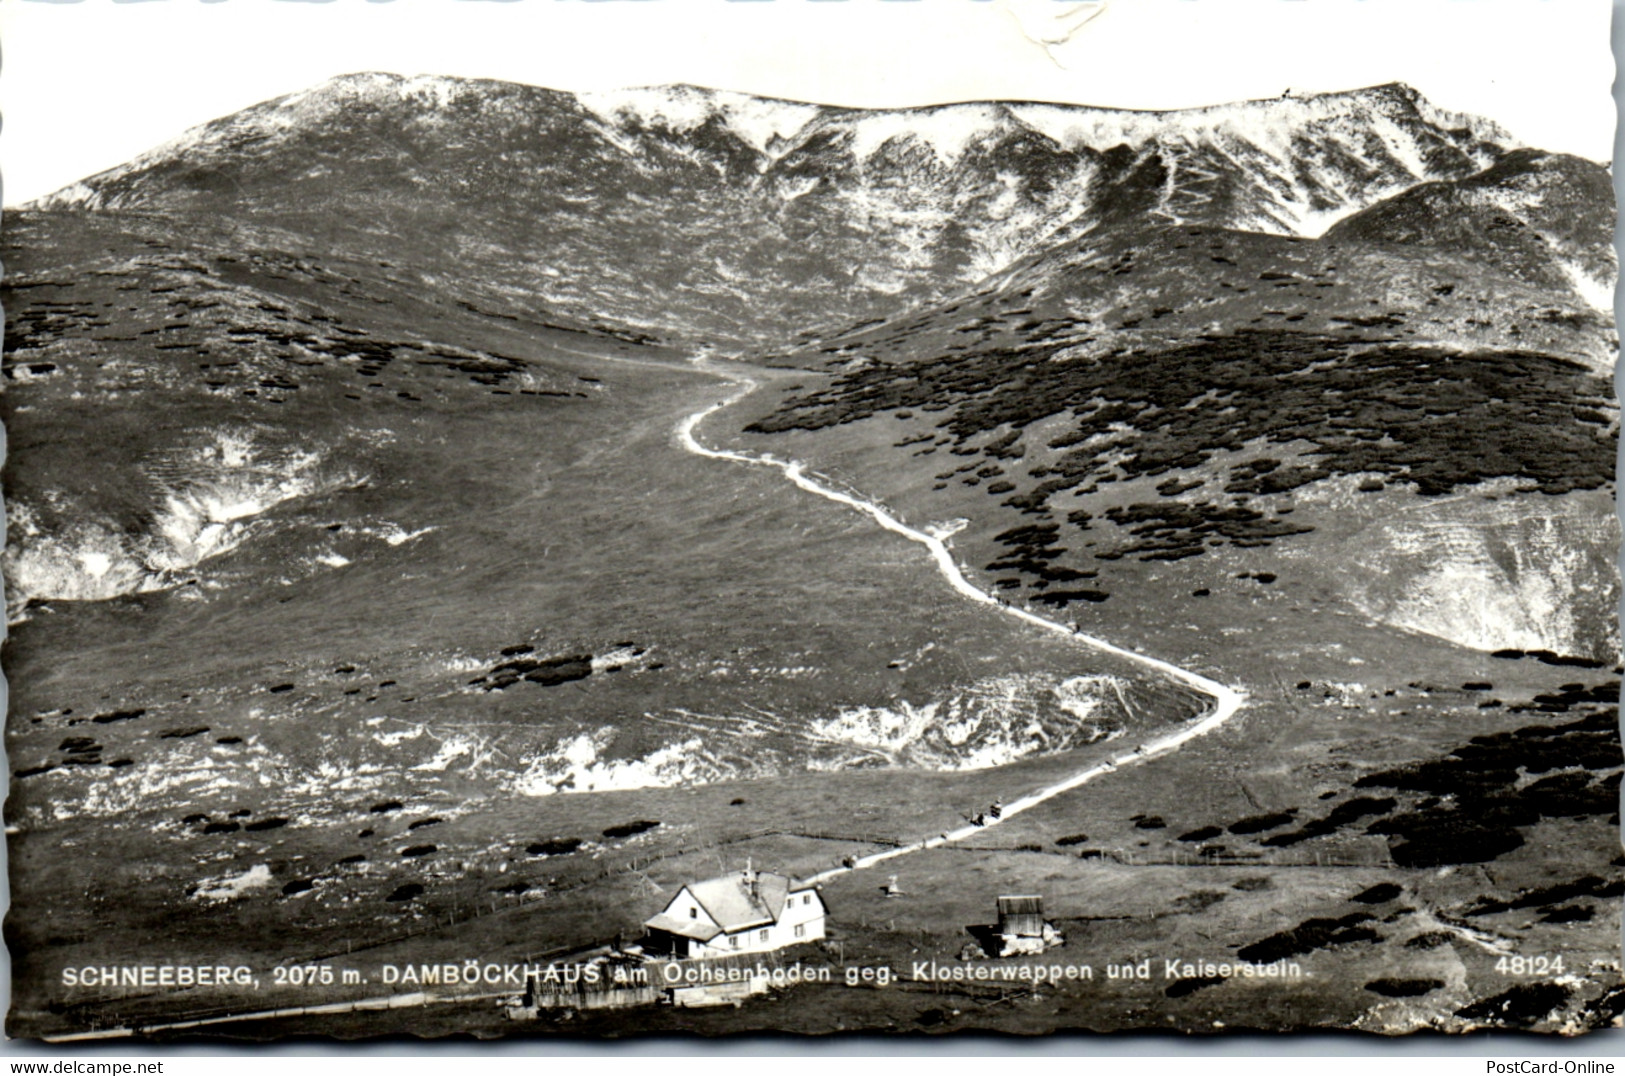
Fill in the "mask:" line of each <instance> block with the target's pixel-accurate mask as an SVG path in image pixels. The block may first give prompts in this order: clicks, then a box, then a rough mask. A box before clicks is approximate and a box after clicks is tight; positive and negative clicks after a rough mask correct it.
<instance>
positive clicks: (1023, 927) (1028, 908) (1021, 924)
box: [999, 896, 1044, 938]
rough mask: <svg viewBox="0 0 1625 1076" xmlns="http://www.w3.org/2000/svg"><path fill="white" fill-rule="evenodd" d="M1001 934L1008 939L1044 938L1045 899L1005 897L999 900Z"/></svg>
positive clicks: (1036, 897) (1037, 897)
mask: <svg viewBox="0 0 1625 1076" xmlns="http://www.w3.org/2000/svg"><path fill="white" fill-rule="evenodd" d="M999 933H1000V934H1002V935H1004V936H1005V937H1007V938H1041V937H1043V936H1044V898H1043V897H1039V896H1003V897H1000V898H999Z"/></svg>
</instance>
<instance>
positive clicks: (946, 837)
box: [677, 359, 1247, 882]
mask: <svg viewBox="0 0 1625 1076" xmlns="http://www.w3.org/2000/svg"><path fill="white" fill-rule="evenodd" d="M694 367H695V368H696V369H698V370H700V371H702V372H703V373H707V374H710V375H711V376H713V377H718V378H721V379H722V380H724V381H727V382H729V383H731V384H733V385H735V386H737V388H738V391H736V392H734V393H732V394H731V395H729V396H727V397H725V398H723V399H721V400H718V401H717V402H716V403H713V404H711V405H710V406H708V407H706V408H704V409H702V410H700V411H696V412H695V413H694V414H692V415H689V416H688V417H687V418H685V419H683V421H682V422H681V423H680V424H679V425H678V427H677V440H678V442H679V443H680V444H681V445H682V446H683V447H684V448H685V449H687V450H688V451H690V452H693V453H694V454H696V455H699V456H705V457H708V458H710V459H718V460H728V461H730V462H733V463H743V464H747V465H750V466H755V467H773V468H775V469H777V470H780V471H783V472H784V475H785V477H786V478H788V479H789V480H790V481H791V482H793V483H795V485H796V486H797V487H798V488H800V489H804V490H806V491H807V492H808V493H813V494H816V495H818V496H820V497H823V498H825V499H826V500H831V501H835V502H836V503H838V504H844V505H846V506H847V507H849V508H853V509H856V510H857V511H859V512H862V513H863V514H864V515H866V516H868V517H869V518H871V519H873V520H874V521H875V522H876V523H878V524H880V525H881V526H882V527H884V528H885V529H886V530H889V531H891V532H892V533H894V534H900V535H902V536H903V537H904V538H907V539H908V540H909V541H911V542H918V543H919V544H920V545H923V546H925V547H926V549H928V550H930V551H931V556H932V559H933V560H935V561H936V564H937V570H938V571H940V572H941V573H942V575H943V576H944V577H945V578H946V579H947V580H948V584H949V585H950V586H952V587H953V588H954V590H956V591H958V592H959V594H960V595H961V596H963V597H965V598H968V599H970V600H971V601H974V602H980V603H982V604H983V605H990V606H993V607H994V608H996V609H998V610H999V611H1000V612H1003V613H1005V614H1006V615H1008V616H1012V617H1015V618H1016V619H1017V620H1023V621H1026V622H1027V623H1028V624H1031V625H1033V626H1034V627H1038V628H1042V629H1044V630H1046V631H1052V632H1055V633H1057V634H1060V635H1064V636H1066V637H1067V638H1069V639H1074V640H1076V641H1078V642H1080V643H1082V644H1084V645H1085V646H1088V647H1090V648H1091V649H1094V650H1103V651H1105V652H1107V653H1109V654H1116V655H1117V656H1118V657H1122V658H1127V659H1128V660H1130V661H1133V662H1136V663H1138V664H1140V665H1143V666H1145V667H1146V668H1150V669H1155V670H1156V671H1158V672H1160V673H1163V674H1164V675H1166V676H1170V677H1172V678H1174V679H1175V680H1178V681H1179V682H1180V683H1183V684H1187V685H1189V686H1191V687H1193V688H1195V689H1196V690H1197V691H1200V692H1202V693H1203V694H1204V695H1208V696H1210V697H1211V698H1212V699H1213V705H1212V707H1211V709H1209V710H1208V711H1207V713H1206V714H1204V715H1203V716H1202V717H1201V719H1200V720H1197V721H1195V722H1193V723H1191V724H1189V725H1186V726H1184V727H1183V728H1181V729H1179V730H1177V731H1175V732H1171V733H1168V734H1166V735H1163V736H1159V737H1156V738H1154V739H1151V740H1147V741H1145V742H1144V743H1142V744H1140V745H1139V746H1138V747H1136V748H1135V749H1134V750H1133V751H1131V752H1129V753H1127V754H1125V755H1120V756H1118V757H1116V758H1111V759H1107V760H1106V761H1104V762H1097V763H1094V764H1093V765H1091V766H1089V767H1088V768H1087V769H1084V770H1080V771H1079V772H1077V773H1075V774H1073V775H1072V776H1071V777H1068V778H1066V779H1065V780H1062V781H1057V782H1055V783H1054V784H1049V785H1045V786H1043V787H1042V788H1038V789H1035V790H1034V791H1032V792H1029V793H1027V794H1026V795H1025V796H1022V797H1021V798H1019V799H1017V800H1015V801H1014V802H1012V803H1009V804H1006V805H1005V806H1004V807H1003V809H1002V810H1001V811H1000V813H999V817H998V818H989V819H987V820H986V821H985V822H984V823H983V824H982V825H974V824H972V825H965V826H961V827H960V828H958V829H955V830H950V831H949V832H947V833H943V834H939V835H938V836H935V837H931V838H928V839H926V840H922V841H916V842H914V843H913V844H906V845H902V846H900V847H897V848H889V849H887V850H886V851H884V852H876V853H873V854H872V855H867V856H862V857H859V858H857V859H855V860H853V861H852V862H851V864H850V865H849V866H843V867H835V868H832V869H830V870H827V871H822V872H820V873H819V874H816V875H813V876H812V877H811V878H809V879H807V881H809V882H821V881H824V880H826V879H829V878H833V877H836V876H837V875H841V874H845V873H847V872H848V871H853V870H862V869H864V868H865V867H872V866H874V865H875V864H877V863H882V862H885V861H886V860H889V859H896V858H898V857H899V856H906V855H909V854H910V853H913V852H918V851H921V850H922V849H926V848H935V847H937V846H939V845H943V844H949V843H952V842H954V841H962V840H965V839H966V838H967V837H972V836H975V835H976V834H979V833H983V832H985V831H986V830H987V829H988V828H989V827H990V826H995V825H998V824H999V823H1000V822H1003V821H1004V820H1005V819H1008V818H1011V817H1014V816H1015V815H1018V814H1020V813H1022V812H1023V811H1027V810H1031V809H1032V808H1034V807H1037V806H1038V805H1039V804H1041V803H1044V802H1045V801H1047V800H1051V799H1054V798H1055V797H1056V796H1059V795H1061V794H1063V793H1066V792H1070V791H1072V790H1073V789H1075V788H1078V787H1079V786H1081V785H1085V784H1088V783H1089V782H1090V781H1093V780H1094V779H1095V778H1097V777H1100V776H1103V775H1104V774H1108V773H1114V772H1116V771H1117V770H1118V769H1120V768H1122V767H1124V766H1132V765H1136V764H1138V763H1141V762H1145V761H1147V760H1149V759H1153V758H1157V757H1158V756H1161V755H1167V754H1171V753H1172V752H1174V751H1177V750H1179V748H1181V747H1182V746H1184V745H1185V744H1187V743H1189V742H1190V741H1191V740H1194V739H1196V738H1197V737H1199V736H1205V735H1207V734H1208V733H1210V732H1212V731H1213V730H1214V729H1216V728H1218V727H1219V726H1221V725H1223V724H1224V723H1225V722H1226V721H1229V720H1230V719H1231V718H1232V717H1234V716H1235V714H1236V711H1237V710H1239V709H1241V706H1242V704H1243V703H1245V702H1246V701H1247V696H1246V694H1245V693H1244V692H1241V691H1239V690H1237V689H1236V688H1233V687H1230V686H1228V685H1226V684H1221V683H1219V682H1218V681H1217V680H1213V679H1210V678H1208V677H1206V676H1203V675H1201V674H1200V673H1195V672H1192V671H1191V670H1189V669H1182V668H1180V667H1179V666H1178V665H1175V664H1173V663H1171V662H1167V661H1163V660H1162V659H1160V658H1154V657H1150V656H1148V655H1146V654H1139V653H1136V652H1135V651H1133V650H1125V649H1124V648H1123V647H1120V646H1116V645H1114V644H1112V643H1109V642H1107V641H1106V640H1104V639H1098V638H1096V637H1095V636H1093V635H1085V634H1083V633H1081V632H1075V631H1073V630H1072V629H1071V628H1070V627H1068V626H1066V625H1065V624H1061V623H1059V622H1057V621H1054V620H1048V619H1046V618H1044V617H1041V616H1039V615H1037V614H1036V613H1031V612H1028V611H1027V610H1025V609H1018V608H1016V607H1014V606H1011V605H1006V604H1005V603H1003V602H1001V601H999V600H998V599H997V598H995V597H994V596H993V595H992V594H989V593H988V592H987V591H985V590H982V589H981V588H980V587H978V586H976V585H975V584H974V583H972V582H971V581H970V580H969V579H967V578H965V575H964V573H963V572H962V571H960V569H959V565H958V563H956V562H955V560H954V557H953V553H952V552H950V550H949V549H948V543H947V540H946V539H947V537H948V536H949V534H951V533H952V532H948V533H946V534H945V533H942V532H940V531H936V530H931V529H928V530H923V531H922V530H916V529H915V528H913V527H910V526H909V525H908V524H906V523H904V522H903V521H902V520H900V519H898V518H897V517H896V516H893V515H892V514H890V513H889V512H887V511H886V510H885V509H884V508H882V507H880V506H879V505H877V504H875V503H874V502H872V501H868V500H864V499H863V498H861V497H858V496H855V495H853V494H850V493H844V492H842V491H841V490H839V489H836V488H834V487H833V486H829V485H825V484H824V483H822V482H820V481H818V480H817V479H816V478H812V477H809V476H808V474H807V468H806V464H804V463H802V462H800V461H799V460H781V459H778V458H777V457H775V456H771V455H760V456H758V455H752V454H750V453H747V452H734V451H731V450H729V449H721V448H711V447H709V446H707V445H705V444H702V443H701V442H700V439H699V438H698V437H697V436H696V434H695V431H696V430H697V429H698V428H699V426H700V423H702V422H704V421H705V420H706V419H707V418H710V417H711V416H712V415H714V414H716V413H717V412H718V411H721V410H723V409H725V408H728V407H732V406H733V405H734V404H736V403H738V402H739V401H740V400H743V399H744V398H745V397H746V396H749V395H750V394H751V393H752V392H755V391H756V389H757V388H758V387H760V386H759V383H758V382H756V381H754V380H752V379H751V378H749V377H746V376H744V375H742V374H739V373H737V372H735V371H733V370H728V369H724V368H721V367H718V366H716V365H715V364H712V363H710V362H707V361H705V360H703V359H696V360H695V361H694Z"/></svg>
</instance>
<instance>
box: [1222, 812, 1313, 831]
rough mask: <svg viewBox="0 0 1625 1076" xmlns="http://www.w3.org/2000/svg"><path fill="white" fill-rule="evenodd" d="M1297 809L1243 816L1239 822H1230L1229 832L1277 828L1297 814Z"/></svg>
mask: <svg viewBox="0 0 1625 1076" xmlns="http://www.w3.org/2000/svg"><path fill="white" fill-rule="evenodd" d="M1297 813H1298V812H1297V809H1296V808H1294V809H1291V810H1286V811H1276V812H1274V813H1272V814H1259V815H1253V816H1252V817H1251V818H1243V819H1241V820H1240V821H1239V822H1232V823H1231V824H1230V832H1231V833H1235V834H1249V833H1263V832H1264V831H1265V830H1268V829H1278V828H1280V827H1281V826H1284V825H1286V824H1287V823H1288V822H1290V821H1292V819H1293V818H1294V817H1295V816H1296V815H1297Z"/></svg>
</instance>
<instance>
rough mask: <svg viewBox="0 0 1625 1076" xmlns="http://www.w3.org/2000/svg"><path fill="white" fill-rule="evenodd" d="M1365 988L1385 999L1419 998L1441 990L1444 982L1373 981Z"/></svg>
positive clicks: (1429, 980) (1431, 980)
mask: <svg viewBox="0 0 1625 1076" xmlns="http://www.w3.org/2000/svg"><path fill="white" fill-rule="evenodd" d="M1365 988H1366V989H1367V990H1369V991H1371V992H1372V993H1373V994H1381V995H1382V996H1383V997H1385V998H1419V997H1421V996H1422V995H1423V994H1431V993H1433V992H1434V991H1435V990H1443V989H1444V982H1443V980H1440V979H1373V980H1371V982H1369V983H1366V984H1365Z"/></svg>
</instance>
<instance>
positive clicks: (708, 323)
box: [34, 73, 1513, 352]
mask: <svg viewBox="0 0 1625 1076" xmlns="http://www.w3.org/2000/svg"><path fill="white" fill-rule="evenodd" d="M1512 147H1513V143H1512V140H1511V139H1510V137H1509V136H1507V135H1506V133H1505V132H1504V131H1502V130H1501V129H1500V128H1498V127H1496V126H1495V125H1494V124H1492V123H1490V122H1489V121H1484V120H1479V119H1476V118H1471V117H1461V116H1457V115H1455V114H1453V113H1447V112H1444V111H1442V110H1439V109H1436V108H1434V107H1433V106H1432V105H1430V104H1428V103H1427V102H1426V100H1425V98H1423V97H1422V96H1421V95H1420V94H1418V93H1417V92H1416V91H1415V90H1413V89H1411V88H1410V87H1408V86H1404V85H1402V84H1387V85H1384V86H1378V87H1371V88H1367V89H1363V90H1355V91H1347V92H1344V93H1339V94H1328V95H1319V96H1316V97H1305V98H1289V99H1285V100H1277V101H1255V102H1241V103H1236V104H1229V105H1213V106H1207V107H1204V108H1200V109H1195V110H1182V111H1169V112H1130V111H1126V110H1110V109H1097V108H1091V107H1086V106H1063V105H1053V104H1046V103H1041V102H975V103H961V104H949V105H935V106H927V107H922V108H916V109H890V110H888V109H872V110H862V109H843V108H834V107H829V106H818V105H811V104H803V103H799V102H788V101H783V100H779V99H770V98H757V97H752V96H750V95H746V94H737V93H731V92H727V91H717V90H707V89H701V88H695V87H688V86H672V87H657V88H646V89H642V90H622V91H606V92H601V93H591V94H571V93H566V92H563V91H557V90H549V89H545V88H541V87H531V86H523V85H520V84H516V83H505V82H497V81H492V80H465V79H450V78H443V77H417V78H403V77H401V76H396V75H385V74H376V73H374V74H361V75H352V76H343V77H341V78H339V79H335V80H332V81H330V82H328V83H325V84H323V85H320V86H317V87H313V88H312V89H309V90H306V91H301V92H299V93H295V94H289V95H285V96H283V97H280V98H276V99H273V100H271V101H267V102H262V103H261V104H259V105H255V106H252V107H250V108H248V109H245V110H243V111H241V112H238V113H235V114H233V115H231V116H227V117H223V118H221V119H219V120H215V121H212V122H211V123H209V124H205V125H203V126H201V127H198V128H194V129H193V130H191V131H189V132H187V133H186V134H184V135H182V136H181V137H180V138H178V139H176V140H174V141H173V142H171V143H168V144H166V145H165V146H160V147H157V148H155V149H154V150H152V151H149V152H148V153H146V154H143V155H142V156H140V157H138V158H136V159H135V160H133V161H131V162H130V163H128V164H126V165H123V166H120V167H118V168H114V169H110V170H108V171H105V172H102V173H99V174H98V175H96V176H91V177H88V178H87V179H85V180H83V181H81V182H79V183H77V184H74V185H72V186H70V187H67V188H64V189H63V190H62V191H59V192H57V193H56V194H53V195H50V196H48V197H47V198H45V199H42V200H40V201H39V202H37V203H35V204H34V205H35V208H40V209H47V210H49V209H75V208H77V209H100V210H106V209H141V210H150V211H158V212H172V211H187V212H190V211H207V212H211V213H225V214H229V215H238V214H244V213H245V212H246V214H247V215H251V216H252V218H253V219H255V220H256V221H261V222H268V221H272V220H275V221H277V222H279V223H285V224H286V225H287V227H288V229H289V230H290V231H294V232H300V233H304V234H310V235H320V236H321V237H322V241H323V244H324V245H325V244H328V243H333V242H338V243H339V244H340V245H341V246H343V247H344V248H345V249H348V250H351V251H352V252H355V253H357V254H361V255H365V256H368V257H374V258H377V259H380V260H390V261H394V262H402V263H405V264H409V265H419V266H422V267H425V269H426V270H427V271H429V272H432V274H433V275H434V276H435V277H436V279H437V283H438V282H440V281H444V280H445V279H447V278H448V277H450V276H452V275H454V274H455V275H457V276H460V277H463V278H465V279H466V281H467V282H468V283H467V284H466V286H467V287H469V288H474V289H480V288H483V289H484V291H485V292H486V293H487V295H488V297H492V298H504V299H508V300H513V299H514V298H515V297H521V298H522V300H523V301H524V302H526V303H529V304H532V307H531V308H532V309H534V308H535V306H538V305H539V306H540V307H541V308H543V309H545V310H546V311H548V312H551V313H555V314H559V315H562V316H566V317H573V318H575V319H577V320H585V321H590V320H594V319H597V320H602V321H607V322H612V323H615V324H618V325H621V326H627V327H631V328H632V329H635V330H637V331H640V332H647V333H650V334H652V335H654V336H657V337H660V338H664V339H667V340H671V341H687V342H707V343H713V344H716V345H717V346H719V347H720V348H722V349H723V350H725V351H731V352H742V351H749V350H754V349H756V348H759V347H760V346H761V345H763V344H765V343H780V342H782V341H783V340H785V339H787V338H792V337H794V336H795V335H796V334H798V333H810V334H812V335H818V334H819V333H821V332H825V331H828V330H830V329H833V328H836V327H838V325H839V324H850V323H851V322H852V321H853V320H854V317H853V316H854V315H857V316H858V318H860V319H861V318H868V317H875V316H880V317H886V316H892V315H895V314H896V313H898V312H899V311H902V310H906V309H909V308H911V307H914V306H916V305H918V304H920V303H922V302H929V301H932V300H935V299H940V298H942V297H943V296H944V295H946V294H948V293H949V292H950V291H952V290H953V289H955V288H958V287H963V286H965V285H968V284H973V283H975V282H977V281H980V280H983V279H986V278H987V277H989V276H990V275H992V274H994V273H996V272H998V271H1000V270H1002V269H1004V268H1006V267H1008V266H1010V265H1012V264H1014V263H1015V262H1017V261H1018V260H1019V259H1021V258H1022V257H1023V256H1025V255H1027V254H1030V253H1032V252H1033V251H1035V250H1038V249H1041V248H1042V247H1044V246H1045V245H1046V244H1049V243H1052V242H1054V241H1057V239H1064V238H1066V237H1068V236H1070V235H1073V234H1076V233H1077V232H1078V231H1079V230H1080V229H1088V228H1090V227H1094V226H1098V225H1100V224H1103V223H1108V222H1110V223H1125V222H1146V223H1153V224H1154V223H1170V224H1203V225H1207V226H1217V227H1226V228H1235V229H1239V230H1244V231H1259V232H1264V233H1266V234H1276V235H1307V234H1311V233H1317V234H1318V233H1319V232H1320V231H1323V230H1324V229H1325V228H1327V227H1330V226H1331V225H1332V224H1333V223H1335V222H1336V221H1338V220H1341V219H1344V218H1346V217H1347V216H1349V215H1351V214H1353V213H1356V212H1358V211H1360V210H1362V209H1364V208H1367V207H1368V206H1369V205H1371V204H1373V203H1374V202H1376V201H1378V200H1380V199H1381V198H1383V197H1386V196H1390V195H1393V194H1397V193H1399V192H1401V191H1403V190H1406V189H1409V188H1411V187H1413V186H1416V185H1417V184H1419V183H1423V182H1428V181H1449V180H1457V179H1463V178H1465V177H1467V176H1469V175H1472V174H1475V173H1477V172H1480V171H1482V170H1483V169H1484V168H1486V167H1488V166H1489V165H1491V164H1493V163H1494V161H1495V160H1498V159H1499V158H1500V157H1501V156H1503V155H1504V154H1505V153H1506V152H1508V151H1509V150H1510V149H1511V148H1512ZM316 205H320V206H323V207H325V208H324V210H323V212H322V213H321V214H320V215H319V216H312V215H311V214H312V210H311V207H312V206H316ZM471 267H472V268H474V269H475V270H476V271H473V272H469V271H467V270H468V269H469V268H471ZM475 282H478V283H475Z"/></svg>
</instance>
